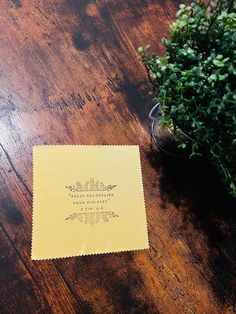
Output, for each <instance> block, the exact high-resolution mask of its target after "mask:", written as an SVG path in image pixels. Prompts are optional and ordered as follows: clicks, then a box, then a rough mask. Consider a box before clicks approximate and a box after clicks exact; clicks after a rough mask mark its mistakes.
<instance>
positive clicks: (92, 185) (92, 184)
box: [65, 178, 116, 192]
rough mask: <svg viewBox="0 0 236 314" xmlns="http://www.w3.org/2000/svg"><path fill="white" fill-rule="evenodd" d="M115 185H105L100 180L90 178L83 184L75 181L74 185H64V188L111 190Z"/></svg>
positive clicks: (80, 190)
mask: <svg viewBox="0 0 236 314" xmlns="http://www.w3.org/2000/svg"><path fill="white" fill-rule="evenodd" d="M115 187H116V185H112V184H109V185H105V184H104V183H103V182H102V181H99V180H95V179H94V178H90V179H89V180H87V181H86V182H85V183H84V184H82V183H81V182H80V181H77V182H76V183H75V184H74V185H66V186H65V188H66V189H68V190H70V191H71V192H91V191H111V190H113V189H114V188H115Z"/></svg>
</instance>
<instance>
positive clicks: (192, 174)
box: [148, 148, 236, 305]
mask: <svg viewBox="0 0 236 314" xmlns="http://www.w3.org/2000/svg"><path fill="white" fill-rule="evenodd" d="M148 158H149V160H150V162H151V164H152V166H153V167H154V168H155V169H158V171H159V173H161V176H160V178H159V189H160V197H161V202H162V206H163V208H164V207H165V205H166V204H167V203H172V204H174V205H175V206H176V207H177V208H178V209H179V210H180V211H181V210H183V211H184V212H183V217H184V218H183V219H184V222H183V224H184V225H185V226H184V227H186V228H188V224H191V225H192V226H193V228H194V229H197V230H199V231H200V232H203V233H204V235H206V237H207V240H208V243H207V246H208V248H209V255H208V264H209V267H210V268H211V270H212V271H213V276H212V277H211V278H210V284H211V286H212V289H213V291H214V293H215V294H216V296H217V297H218V299H219V301H220V302H221V303H223V304H230V305H233V304H235V303H236V294H235V291H236V279H235V265H236V249H235V240H236V199H233V198H231V197H230V196H228V194H227V192H226V190H225V187H224V186H223V184H222V183H221V181H220V178H219V176H218V174H217V172H216V170H215V168H214V167H213V166H212V165H211V164H209V163H208V162H207V161H206V160H204V159H192V160H189V159H188V158H174V157H170V156H168V155H166V154H163V153H161V152H157V151H155V150H153V148H152V150H151V152H150V153H149V154H148ZM183 204H184V206H182V205H183ZM183 208H184V209H183ZM186 241H187V243H188V245H189V247H190V249H191V250H192V252H193V254H196V256H197V255H198V254H199V256H200V255H201V252H199V248H198V249H197V248H196V246H195V244H194V242H195V240H194V239H191V237H190V238H189V237H186Z"/></svg>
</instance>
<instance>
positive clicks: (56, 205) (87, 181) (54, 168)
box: [31, 145, 149, 260]
mask: <svg viewBox="0 0 236 314" xmlns="http://www.w3.org/2000/svg"><path fill="white" fill-rule="evenodd" d="M147 248H149V244H148V233H147V222H146V213H145V202H144V193H143V184H142V174H141V163H140V154H139V147H138V146H136V145H45V146H34V147H33V227H32V251H31V258H32V260H43V259H53V258H63V257H71V256H82V255H90V254H100V253H112V252H121V251H129V250H139V249H147Z"/></svg>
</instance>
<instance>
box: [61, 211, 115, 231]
mask: <svg viewBox="0 0 236 314" xmlns="http://www.w3.org/2000/svg"><path fill="white" fill-rule="evenodd" d="M116 217H119V215H117V214H116V213H114V212H113V211H108V212H93V213H73V214H71V215H69V216H68V217H66V218H65V220H76V219H78V220H79V222H81V223H84V224H89V225H90V226H91V227H93V226H94V225H95V224H97V223H98V222H100V221H103V222H108V221H109V220H110V219H112V218H116Z"/></svg>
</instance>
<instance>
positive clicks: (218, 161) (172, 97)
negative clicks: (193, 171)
mask: <svg viewBox="0 0 236 314" xmlns="http://www.w3.org/2000/svg"><path fill="white" fill-rule="evenodd" d="M168 35H169V36H168V38H163V39H162V41H163V44H164V45H165V55H164V56H163V57H159V56H157V55H156V54H148V53H147V49H148V48H149V46H146V47H141V48H139V52H140V53H141V58H142V61H143V63H144V64H145V66H146V68H147V70H148V74H149V78H150V80H151V82H152V84H153V90H154V93H155V94H156V95H157V96H158V100H159V102H160V106H161V123H162V124H163V125H166V126H168V127H171V128H173V129H174V130H175V129H176V127H177V126H178V127H180V128H182V129H183V130H184V131H185V132H187V133H189V134H191V137H193V138H194V142H193V143H192V154H191V155H190V157H192V156H194V155H196V154H202V153H203V154H206V155H207V157H208V158H209V160H210V161H211V162H213V163H214V164H215V166H216V167H217V169H218V171H219V172H220V173H221V175H222V177H223V179H224V180H225V181H226V183H227V185H228V186H229V189H230V191H231V194H232V195H234V196H236V4H235V3H234V1H230V2H228V1H220V0H219V1H218V2H217V5H216V7H215V8H214V10H210V11H209V5H206V4H204V2H203V1H195V2H194V3H192V4H191V5H190V6H187V5H184V4H181V5H180V10H179V11H178V12H177V19H176V22H174V23H173V24H172V25H171V26H170V30H169V32H168ZM183 144H185V143H183V142H182V143H181V145H180V147H183V148H184V147H185V146H186V145H183Z"/></svg>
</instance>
